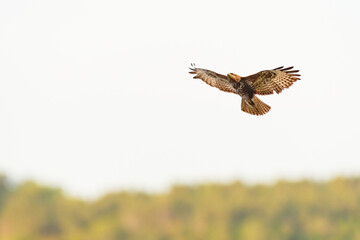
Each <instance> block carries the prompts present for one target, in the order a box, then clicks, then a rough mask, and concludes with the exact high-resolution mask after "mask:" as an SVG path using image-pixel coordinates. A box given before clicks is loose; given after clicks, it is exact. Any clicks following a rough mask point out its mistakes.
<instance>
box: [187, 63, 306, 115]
mask: <svg viewBox="0 0 360 240" xmlns="http://www.w3.org/2000/svg"><path fill="white" fill-rule="evenodd" d="M292 69H293V67H288V68H284V67H278V68H275V69H273V70H264V71H261V72H258V73H256V74H253V75H250V76H247V77H240V76H238V75H236V74H234V73H229V74H227V76H225V75H222V74H219V73H216V72H213V71H210V70H207V69H202V68H197V67H195V64H191V67H190V70H191V72H190V73H191V74H196V75H195V76H194V78H200V79H201V80H203V81H204V82H205V83H207V84H209V85H210V86H212V87H216V88H218V89H220V90H221V91H225V92H231V93H235V94H238V95H240V96H241V98H242V102H241V110H243V111H244V112H247V113H250V114H253V115H263V114H265V113H267V112H268V111H270V106H269V105H267V104H266V103H264V102H262V101H261V100H260V99H259V98H257V97H256V96H255V94H259V95H270V94H273V93H274V91H275V92H276V93H278V94H279V93H281V92H282V90H284V89H285V88H288V87H290V86H291V85H292V84H293V83H294V82H296V81H297V80H300V78H299V77H300V74H297V73H298V72H299V70H292Z"/></svg>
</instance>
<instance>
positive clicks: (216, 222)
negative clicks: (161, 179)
mask: <svg viewBox="0 0 360 240" xmlns="http://www.w3.org/2000/svg"><path fill="white" fill-rule="evenodd" d="M0 239H1V240H15V239H16V240H33V239H34V240H35V239H41V240H43V239H44V240H45V239H49V240H50V239H64V240H65V239H66V240H80V239H84V240H85V239H86V240H92V239H98V240H104V239H106V240H112V239H121V240H127V239H134V240H136V239H137V240H148V239H149V240H155V239H158V240H192V239H197V240H200V239H204V240H205V239H206V240H227V239H229V240H230V239H244V240H264V239H267V240H268V239H271V240H277V239H279V240H280V239H286V240H301V239H307V240H308V239H312V240H319V239H326V240H335V239H337V240H347V239H357V240H358V239H360V178H336V179H333V180H331V181H328V182H314V181H305V180H304V181H299V182H288V181H279V182H277V183H276V184H273V185H254V186H249V185H245V184H242V183H240V182H234V183H231V184H202V185H194V186H174V187H173V188H172V189H171V190H170V191H169V192H166V193H163V194H146V193H142V192H118V193H110V194H107V195H106V196H103V197H101V198H99V199H97V200H93V201H85V200H82V199H76V198H73V197H70V196H67V195H66V194H64V193H63V192H62V191H61V190H60V189H56V188H51V187H47V186H42V185H39V184H37V183H34V182H24V183H20V184H12V183H11V182H9V180H8V179H7V178H6V177H5V176H4V175H0Z"/></svg>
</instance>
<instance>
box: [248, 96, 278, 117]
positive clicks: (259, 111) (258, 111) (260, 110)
mask: <svg viewBox="0 0 360 240" xmlns="http://www.w3.org/2000/svg"><path fill="white" fill-rule="evenodd" d="M251 101H252V102H249V101H246V100H244V99H242V101H241V110H243V111H244V112H247V113H250V114H252V115H264V114H265V113H267V112H268V111H270V108H271V107H270V106H269V105H267V104H266V103H264V102H263V101H261V100H260V99H259V98H258V97H256V96H253V97H252V99H251Z"/></svg>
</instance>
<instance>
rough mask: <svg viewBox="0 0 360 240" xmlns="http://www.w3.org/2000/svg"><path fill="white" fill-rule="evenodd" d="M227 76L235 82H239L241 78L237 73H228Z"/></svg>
mask: <svg viewBox="0 0 360 240" xmlns="http://www.w3.org/2000/svg"><path fill="white" fill-rule="evenodd" d="M227 77H228V78H229V79H230V80H233V81H235V82H240V80H241V77H240V76H239V75H236V74H235V73H228V75H227Z"/></svg>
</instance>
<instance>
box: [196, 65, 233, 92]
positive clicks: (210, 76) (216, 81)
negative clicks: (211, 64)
mask: <svg viewBox="0 0 360 240" xmlns="http://www.w3.org/2000/svg"><path fill="white" fill-rule="evenodd" d="M190 70H191V72H189V73H191V74H196V75H195V76H194V78H200V79H201V80H203V81H204V82H206V83H207V84H209V85H210V86H212V87H216V88H218V89H220V90H221V91H224V92H232V93H236V90H235V88H234V87H233V86H232V85H231V84H230V83H229V80H228V78H227V77H226V76H225V75H222V74H219V73H216V72H213V71H210V70H207V69H202V68H197V67H195V64H193V63H192V64H191V67H190Z"/></svg>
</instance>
